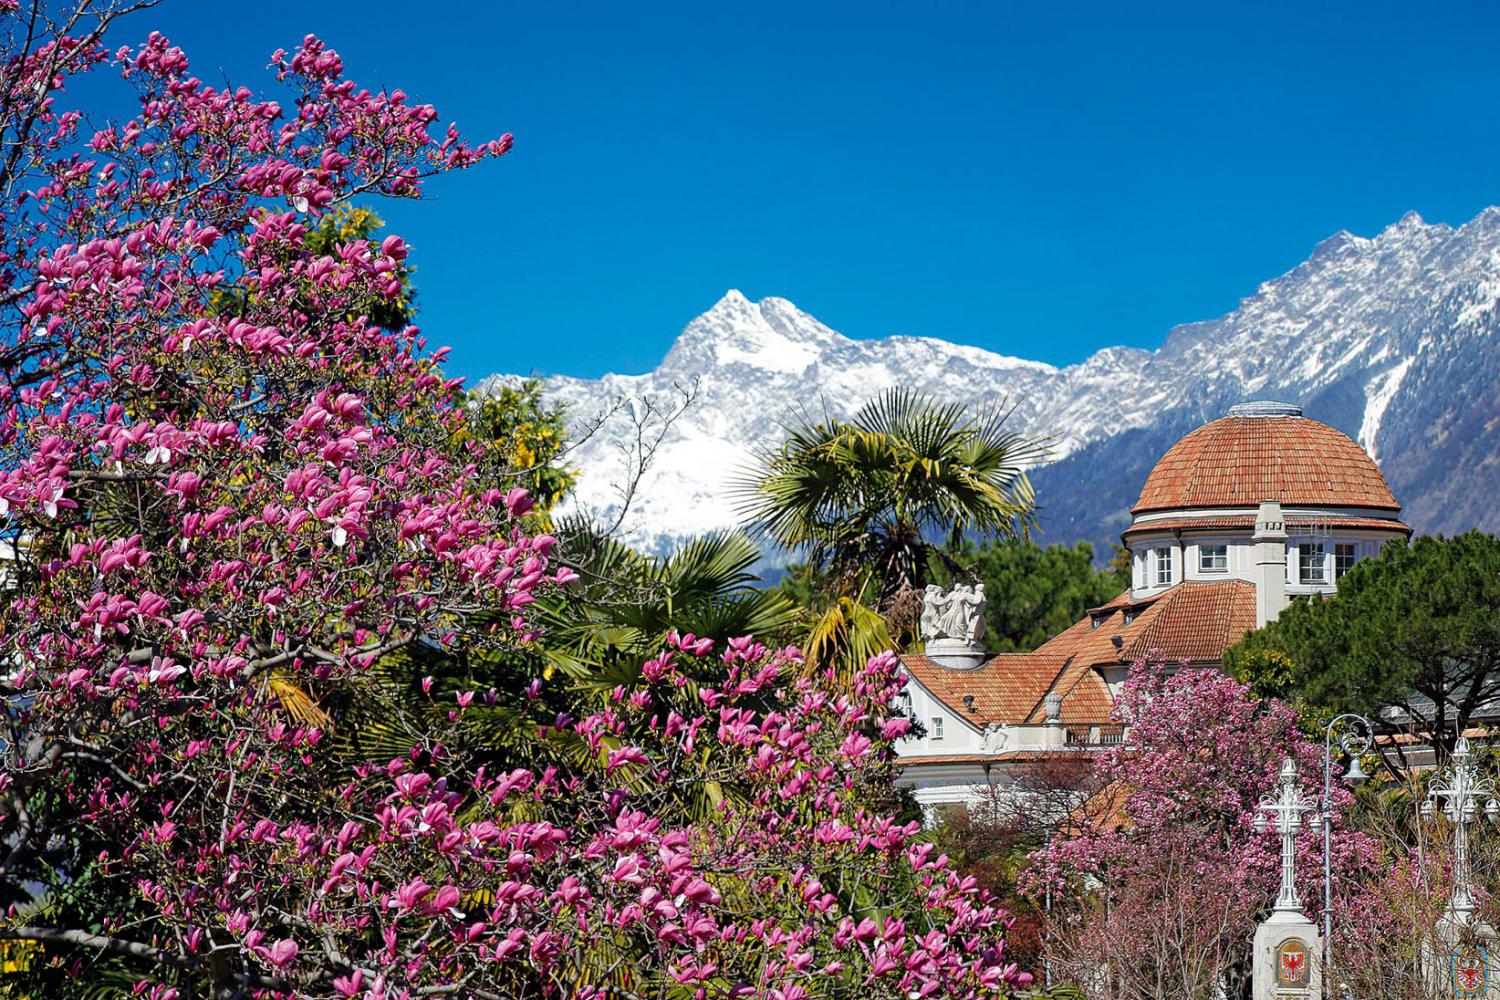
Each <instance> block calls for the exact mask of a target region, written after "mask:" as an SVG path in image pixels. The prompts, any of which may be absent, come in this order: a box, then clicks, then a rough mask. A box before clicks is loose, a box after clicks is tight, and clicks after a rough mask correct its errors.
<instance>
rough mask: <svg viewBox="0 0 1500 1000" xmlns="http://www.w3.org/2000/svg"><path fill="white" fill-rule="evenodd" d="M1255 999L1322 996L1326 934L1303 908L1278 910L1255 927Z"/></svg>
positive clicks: (1300, 999)
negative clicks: (1323, 934) (1322, 933)
mask: <svg viewBox="0 0 1500 1000" xmlns="http://www.w3.org/2000/svg"><path fill="white" fill-rule="evenodd" d="M1254 986H1255V989H1254V996H1255V1000H1322V997H1323V936H1322V935H1321V934H1319V933H1318V928H1317V926H1316V925H1315V924H1314V923H1313V922H1312V921H1311V920H1308V919H1307V917H1306V916H1305V915H1303V914H1302V913H1301V912H1300V911H1298V912H1289V911H1287V910H1275V911H1273V912H1272V913H1271V915H1270V916H1269V917H1267V918H1266V919H1265V920H1264V921H1262V922H1261V925H1260V926H1259V927H1257V928H1256V929H1255V981H1254Z"/></svg>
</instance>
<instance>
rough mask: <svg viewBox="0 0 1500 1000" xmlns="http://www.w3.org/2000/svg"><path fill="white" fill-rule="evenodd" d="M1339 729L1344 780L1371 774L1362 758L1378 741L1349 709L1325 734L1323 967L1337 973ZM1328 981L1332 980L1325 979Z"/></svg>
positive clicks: (1367, 722)
mask: <svg viewBox="0 0 1500 1000" xmlns="http://www.w3.org/2000/svg"><path fill="white" fill-rule="evenodd" d="M1335 730H1339V740H1338V743H1339V750H1341V751H1343V753H1344V755H1345V756H1347V757H1348V758H1349V770H1348V771H1346V772H1344V781H1345V782H1346V783H1347V784H1349V785H1353V786H1356V787H1357V786H1359V785H1363V784H1364V783H1365V781H1366V780H1368V778H1369V775H1367V774H1365V770H1364V768H1363V767H1361V766H1360V763H1359V759H1360V757H1362V756H1364V755H1365V754H1367V753H1369V752H1370V746H1371V744H1373V743H1374V740H1375V730H1374V727H1372V726H1371V725H1370V720H1369V719H1367V718H1365V717H1364V716H1363V715H1357V714H1355V713H1353V712H1345V713H1344V714H1343V715H1339V716H1335V717H1334V718H1333V719H1332V720H1330V721H1329V723H1328V728H1327V729H1326V730H1324V733H1323V968H1324V969H1325V970H1326V971H1325V973H1324V975H1325V976H1329V977H1331V976H1332V975H1333V971H1332V970H1333V734H1334V731H1335ZM1324 982H1331V979H1325V980H1324Z"/></svg>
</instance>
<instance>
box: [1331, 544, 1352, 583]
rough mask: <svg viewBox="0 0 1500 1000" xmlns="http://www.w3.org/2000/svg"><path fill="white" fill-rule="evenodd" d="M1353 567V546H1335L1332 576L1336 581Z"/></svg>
mask: <svg viewBox="0 0 1500 1000" xmlns="http://www.w3.org/2000/svg"><path fill="white" fill-rule="evenodd" d="M1353 567H1354V546H1353V545H1335V546H1334V547H1333V576H1334V579H1338V578H1339V577H1341V576H1343V575H1344V574H1345V573H1347V572H1349V570H1350V569H1352V568H1353Z"/></svg>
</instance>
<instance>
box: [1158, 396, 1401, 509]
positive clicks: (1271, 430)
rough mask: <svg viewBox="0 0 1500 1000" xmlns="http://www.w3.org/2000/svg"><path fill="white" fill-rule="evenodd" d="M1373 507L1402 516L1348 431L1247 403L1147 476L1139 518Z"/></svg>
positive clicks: (1297, 412)
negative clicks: (1206, 511)
mask: <svg viewBox="0 0 1500 1000" xmlns="http://www.w3.org/2000/svg"><path fill="white" fill-rule="evenodd" d="M1262 500H1278V501H1280V502H1281V503H1282V504H1283V505H1289V506H1299V507H1300V506H1337V507H1368V508H1372V509H1378V510H1390V511H1399V510H1400V509H1401V505H1400V504H1398V503H1397V502H1396V498H1395V497H1394V496H1392V495H1391V488H1390V487H1389V486H1387V485H1386V481H1385V476H1383V475H1382V474H1381V472H1380V467H1379V466H1378V465H1376V464H1375V460H1374V459H1372V458H1371V457H1370V456H1369V455H1368V454H1366V453H1365V450H1364V449H1363V448H1361V447H1360V446H1359V445H1358V444H1356V443H1355V442H1354V441H1353V440H1352V439H1350V438H1349V436H1348V435H1346V434H1344V433H1343V432H1342V431H1337V430H1334V429H1333V428H1332V427H1329V426H1328V425H1327V424H1321V423H1319V422H1318V421H1316V420H1309V419H1308V418H1306V417H1304V416H1302V410H1301V409H1300V408H1299V407H1296V406H1291V405H1288V404H1284V403H1245V404H1241V405H1239V406H1236V407H1233V408H1231V409H1230V411H1229V415H1228V416H1225V417H1222V418H1220V419H1218V420H1215V421H1213V422H1212V423H1208V424H1204V425H1203V426H1202V427H1199V428H1198V429H1197V430H1195V431H1193V432H1192V433H1190V434H1188V435H1187V436H1186V437H1184V438H1183V439H1182V440H1181V441H1178V442H1177V443H1176V444H1174V445H1173V446H1172V447H1171V448H1170V449H1168V451H1167V453H1166V454H1165V455H1163V456H1162V458H1161V461H1159V462H1157V463H1156V467H1155V468H1154V469H1152V470H1151V475H1149V476H1147V477H1146V485H1145V486H1144V487H1143V488H1142V489H1141V496H1140V499H1139V500H1137V501H1136V502H1135V506H1134V507H1132V508H1131V513H1133V514H1144V513H1148V512H1151V511H1162V510H1185V509H1191V508H1195V507H1197V508H1202V507H1253V506H1255V505H1256V504H1259V503H1260V502H1261V501H1262Z"/></svg>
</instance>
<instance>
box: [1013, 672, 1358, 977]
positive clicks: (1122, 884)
mask: <svg viewBox="0 0 1500 1000" xmlns="http://www.w3.org/2000/svg"><path fill="white" fill-rule="evenodd" d="M1115 712H1116V717H1117V718H1118V720H1119V721H1121V722H1123V723H1125V724H1126V725H1128V726H1129V730H1128V732H1129V739H1128V741H1127V742H1126V743H1124V744H1122V745H1120V746H1118V747H1113V748H1110V749H1109V750H1106V751H1105V752H1104V753H1102V754H1101V756H1100V761H1099V764H1098V767H1099V769H1100V771H1101V772H1102V773H1101V775H1100V782H1099V783H1100V784H1101V785H1102V786H1103V787H1104V789H1105V790H1104V791H1103V792H1102V793H1101V794H1100V795H1099V796H1098V801H1097V802H1096V803H1095V808H1094V809H1093V810H1090V811H1088V814H1087V815H1080V817H1079V819H1078V821H1077V822H1076V823H1074V824H1071V826H1070V830H1069V831H1068V835H1066V836H1062V837H1060V838H1058V839H1056V840H1055V841H1053V842H1052V843H1051V844H1049V845H1048V846H1047V848H1045V849H1044V850H1042V851H1039V852H1037V853H1036V854H1035V855H1033V867H1032V868H1031V869H1030V870H1029V871H1028V873H1027V874H1026V879H1027V882H1028V884H1029V886H1030V887H1031V888H1032V889H1033V890H1034V891H1037V892H1041V891H1044V890H1046V889H1049V888H1050V889H1051V890H1052V892H1053V893H1054V894H1055V897H1057V898H1061V899H1070V898H1078V897H1079V896H1080V894H1085V895H1086V894H1088V893H1091V892H1095V891H1097V890H1099V889H1100V888H1101V887H1102V888H1103V889H1104V890H1105V891H1107V892H1109V893H1110V894H1111V904H1112V906H1111V909H1110V912H1109V919H1108V920H1107V921H1103V922H1100V923H1098V924H1097V925H1095V926H1093V927H1092V928H1090V929H1089V930H1087V931H1086V932H1085V933H1091V934H1094V935H1095V936H1098V937H1101V938H1102V937H1108V938H1109V939H1110V940H1109V950H1110V952H1111V953H1112V954H1113V955H1114V956H1116V957H1119V956H1122V955H1127V954H1128V955H1131V956H1133V959H1134V960H1138V961H1139V962H1140V963H1142V965H1143V967H1149V966H1150V964H1151V963H1152V962H1153V961H1154V957H1153V953H1154V952H1156V951H1158V950H1159V949H1160V947H1161V944H1162V940H1163V938H1162V929H1161V927H1160V926H1159V924H1160V923H1161V921H1160V919H1159V918H1160V917H1161V915H1162V914H1165V913H1167V912H1169V911H1170V912H1174V913H1175V912H1179V911H1181V912H1183V913H1186V914H1188V916H1186V917H1185V918H1184V920H1183V921H1182V922H1181V925H1180V926H1176V927H1175V928H1174V929H1173V931H1172V933H1173V934H1174V935H1178V936H1179V944H1180V945H1181V946H1182V947H1184V948H1188V946H1187V945H1186V944H1184V943H1183V941H1184V940H1185V939H1187V938H1192V937H1194V936H1195V935H1196V936H1197V937H1199V938H1201V941H1200V943H1201V944H1202V945H1203V947H1204V949H1205V950H1209V942H1219V943H1218V944H1214V945H1213V946H1212V947H1213V948H1219V947H1220V946H1221V945H1222V947H1223V949H1224V951H1225V953H1226V954H1228V953H1239V952H1244V951H1245V949H1247V948H1248V946H1249V940H1250V935H1251V934H1252V933H1253V931H1254V922H1255V921H1256V920H1257V919H1259V917H1260V916H1262V915H1263V914H1264V913H1266V912H1268V911H1269V908H1270V905H1271V903H1272V902H1273V901H1274V899H1275V896H1276V893H1277V889H1278V887H1279V886H1280V883H1281V877H1280V858H1281V855H1280V850H1281V844H1280V839H1279V837H1278V836H1277V835H1276V833H1275V831H1274V828H1273V829H1272V830H1271V831H1270V832H1268V833H1264V834H1258V833H1256V832H1255V829H1254V819H1255V815H1256V811H1257V806H1258V804H1259V803H1260V802H1261V800H1262V799H1263V798H1264V797H1265V796H1267V795H1270V794H1273V793H1274V791H1275V789H1276V787H1277V782H1278V772H1279V769H1280V767H1281V763H1282V761H1283V760H1284V759H1285V758H1288V757H1290V758H1291V759H1293V760H1294V761H1295V762H1296V764H1297V767H1298V771H1299V775H1300V778H1301V783H1302V791H1303V794H1304V795H1306V796H1308V797H1310V798H1321V792H1322V774H1323V747H1322V746H1320V745H1318V744H1315V743H1313V742H1312V741H1311V740H1310V739H1309V738H1308V737H1307V736H1306V735H1305V734H1304V733H1303V732H1302V730H1301V729H1299V728H1298V725H1297V716H1296V713H1295V712H1294V711H1293V709H1292V708H1291V707H1289V706H1288V705H1286V704H1284V703H1282V702H1280V701H1277V700H1275V699H1271V700H1264V701H1263V700H1261V699H1259V698H1257V697H1256V696H1255V695H1254V694H1253V692H1251V690H1250V689H1249V687H1248V686H1247V685H1245V684H1242V683H1240V682H1239V681H1237V680H1235V679H1234V678H1232V677H1230V676H1228V675H1226V674H1224V673H1223V672H1221V671H1219V670H1205V669H1193V668H1187V667H1183V668H1180V669H1176V670H1173V669H1170V668H1168V667H1167V666H1165V665H1162V664H1146V663H1137V664H1135V665H1134V666H1133V667H1132V669H1131V673H1130V676H1129V678H1128V680H1127V681H1126V683H1125V685H1124V687H1123V689H1122V692H1121V695H1120V697H1119V699H1118V700H1117V703H1116V709H1115ZM1352 802H1353V795H1352V793H1351V792H1350V790H1349V789H1348V787H1347V786H1345V785H1343V784H1342V783H1341V782H1337V781H1336V782H1335V783H1334V787H1333V792H1332V800H1331V803H1330V805H1331V809H1332V816H1333V823H1334V827H1333V832H1334V835H1333V838H1332V844H1333V851H1332V854H1331V860H1332V865H1333V870H1334V873H1335V876H1336V880H1337V884H1338V886H1339V893H1338V895H1336V897H1335V899H1334V905H1335V907H1336V909H1337V910H1338V911H1342V912H1344V913H1350V912H1354V911H1355V910H1357V908H1358V907H1359V906H1360V905H1361V904H1360V902H1359V899H1358V898H1357V897H1358V893H1357V892H1356V890H1355V887H1356V886H1357V885H1358V884H1359V882H1360V881H1361V880H1362V878H1363V877H1364V876H1365V875H1367V874H1368V873H1370V872H1371V871H1373V870H1374V868H1375V866H1376V863H1377V859H1378V857H1379V853H1380V852H1379V848H1378V845H1377V844H1376V842H1375V841H1374V839H1373V838H1371V837H1369V836H1367V835H1365V834H1363V833H1361V832H1358V831H1356V830H1353V829H1351V828H1350V826H1349V823H1348V812H1349V808H1350V805H1351V804H1352ZM1319 829H1320V827H1319V826H1318V823H1317V822H1316V821H1310V822H1308V823H1307V824H1306V827H1305V830H1304V833H1303V835H1302V836H1301V837H1300V838H1299V839H1298V840H1297V856H1296V866H1297V872H1298V876H1299V877H1298V887H1299V890H1300V893H1301V899H1302V903H1303V907H1304V910H1305V912H1306V913H1307V914H1308V915H1309V916H1311V917H1313V918H1314V919H1319V918H1320V916H1321V913H1322V909H1323V899H1322V892H1321V873H1322V870H1323V842H1322V838H1321V836H1319V835H1318V834H1317V831H1318V830H1319ZM1189 898H1190V899H1191V900H1192V901H1191V902H1188V901H1187V900H1188V899H1189ZM1339 919H1340V920H1342V917H1340V918H1339Z"/></svg>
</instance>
